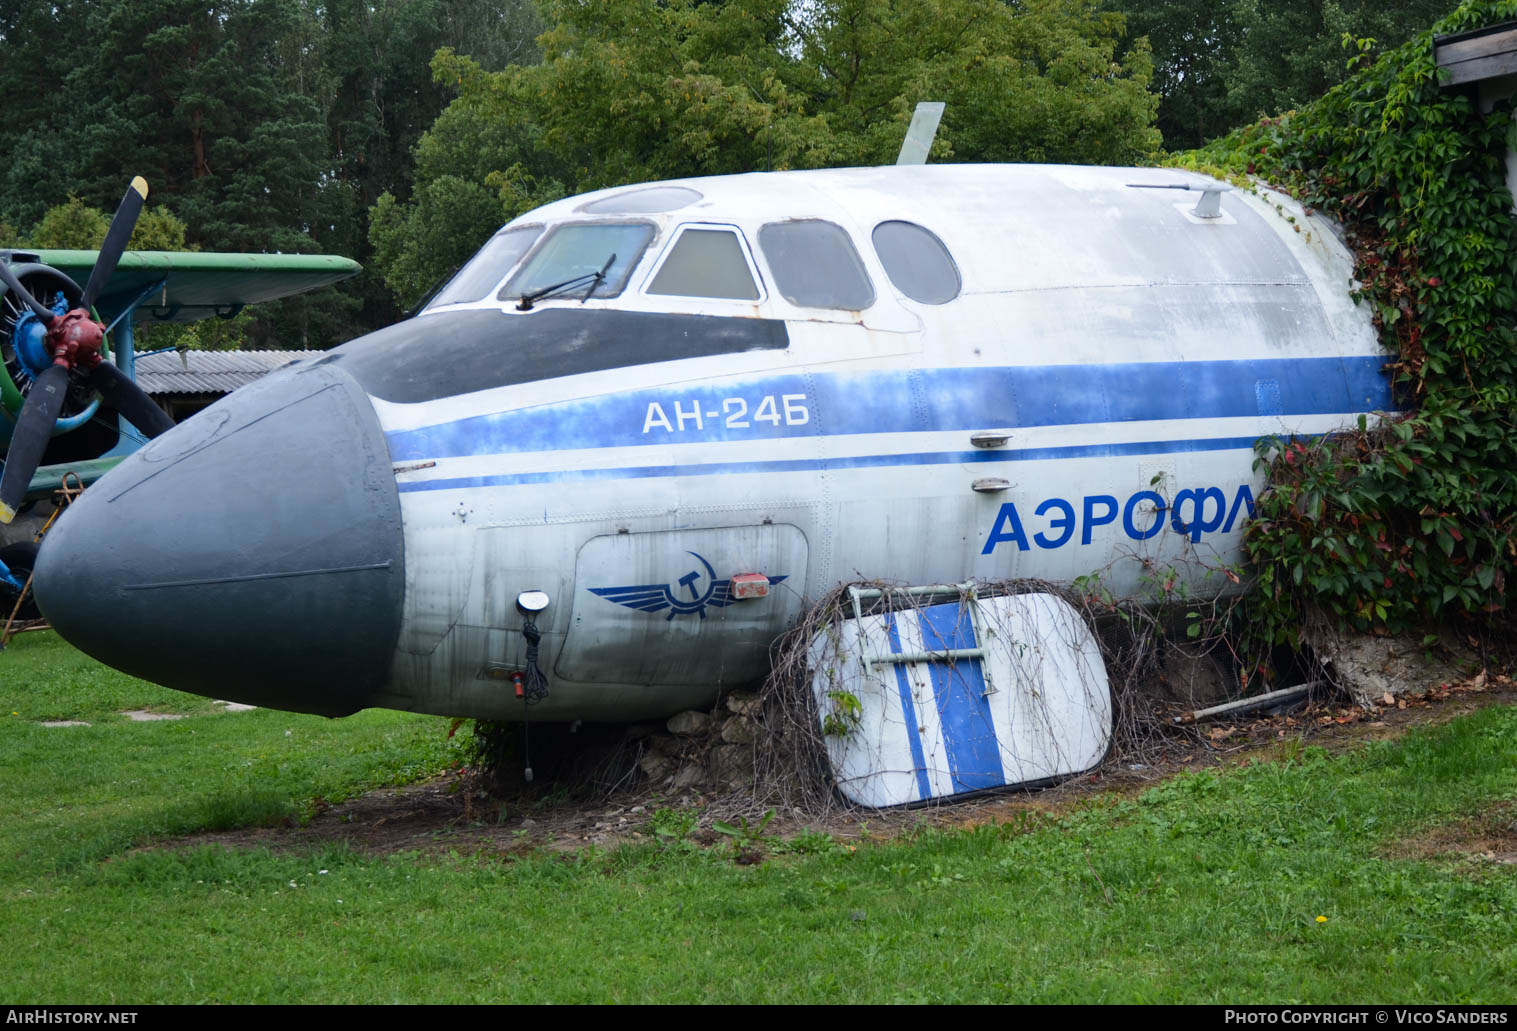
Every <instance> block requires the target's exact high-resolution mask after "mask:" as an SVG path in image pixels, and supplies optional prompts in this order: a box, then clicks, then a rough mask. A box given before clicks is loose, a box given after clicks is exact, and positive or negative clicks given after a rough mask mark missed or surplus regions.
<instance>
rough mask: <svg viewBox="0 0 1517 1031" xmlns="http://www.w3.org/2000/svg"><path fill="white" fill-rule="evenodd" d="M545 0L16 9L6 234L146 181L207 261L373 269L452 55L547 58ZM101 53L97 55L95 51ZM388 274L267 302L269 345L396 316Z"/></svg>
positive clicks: (2, 69)
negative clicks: (250, 259)
mask: <svg viewBox="0 0 1517 1031" xmlns="http://www.w3.org/2000/svg"><path fill="white" fill-rule="evenodd" d="M541 28H542V24H541V21H540V19H539V17H538V15H537V12H536V9H535V7H533V5H532V4H531V2H530V0H378V2H375V0H322V2H320V3H317V2H315V0H213V2H204V3H196V2H191V0H55V2H51V3H45V4H42V3H36V2H34V0H0V92H3V95H4V96H5V97H6V110H5V117H4V118H3V119H0V153H3V154H5V156H6V160H5V162H4V163H3V164H0V227H3V228H5V229H6V237H7V238H6V239H3V240H0V246H3V245H14V244H15V243H17V242H18V241H19V240H20V239H25V238H27V237H32V238H34V239H35V236H36V232H35V227H36V226H37V223H38V222H39V221H40V220H41V219H42V218H43V217H44V214H45V213H46V212H48V211H49V209H52V208H54V207H56V206H58V205H62V204H65V203H66V202H67V201H68V200H69V198H70V197H78V198H80V199H81V200H82V202H83V203H84V205H86V206H88V207H92V208H95V209H99V210H101V211H105V212H110V211H112V210H113V209H114V208H115V206H116V204H117V203H118V202H119V201H120V199H121V194H122V191H123V190H125V189H126V184H127V182H128V181H129V180H130V178H131V177H132V176H133V175H142V176H144V177H145V178H146V179H147V180H148V183H149V186H150V188H151V190H152V193H151V194H150V197H149V200H150V202H151V203H152V204H154V205H163V206H165V207H166V208H167V209H168V210H169V211H171V212H172V213H173V214H174V215H175V216H176V217H177V218H179V219H181V220H182V221H183V224H184V226H185V227H186V232H187V240H188V242H189V243H190V244H191V245H195V246H198V247H201V248H203V249H207V250H250V251H285V252H307V253H310V252H331V253H338V254H344V255H347V256H350V257H354V258H357V259H358V260H359V261H361V262H367V261H368V259H369V254H368V242H367V239H368V237H367V221H368V209H369V206H370V205H371V204H372V203H373V201H374V200H375V199H376V198H377V197H378V196H379V195H380V194H381V193H383V192H384V191H386V190H389V191H392V192H394V193H395V194H397V195H399V196H408V195H409V191H410V184H411V161H410V151H411V148H412V147H413V146H414V145H415V142H416V140H417V139H418V137H419V136H420V135H421V133H422V131H423V130H424V129H426V127H427V126H428V125H430V124H431V123H432V121H433V119H435V118H436V117H437V114H438V113H439V112H440V111H441V110H442V108H443V107H444V105H445V104H446V102H447V97H448V94H447V91H446V89H445V87H444V86H443V85H440V84H438V83H435V82H434V81H433V79H432V76H431V74H430V71H429V69H428V67H427V62H428V60H429V59H430V58H431V55H432V54H433V52H435V51H436V50H437V49H438V48H439V47H442V46H452V47H456V48H458V49H459V50H461V51H462V52H465V53H468V54H471V55H473V56H474V57H475V58H477V59H478V60H479V61H480V62H482V63H483V64H484V66H486V67H490V68H497V67H501V66H503V65H504V64H505V63H507V62H508V61H512V60H532V59H535V53H536V51H535V49H534V46H533V44H532V42H531V40H532V39H533V37H534V36H535V35H536V34H537V33H538V32H539V31H540V30H541ZM81 41H87V42H84V43H81ZM395 315H396V310H395V308H394V306H393V303H392V302H391V301H390V299H389V294H388V291H385V290H384V289H383V288H382V287H381V286H380V285H379V282H378V280H377V279H376V278H374V277H369V276H365V277H361V278H360V279H357V280H354V281H350V282H348V283H345V284H343V285H341V286H339V287H337V288H334V289H331V290H326V291H322V292H321V293H320V294H315V295H308V296H304V297H297V298H292V299H290V300H288V301H284V302H279V303H277V304H275V305H266V306H262V307H261V308H260V309H259V310H258V311H257V312H256V314H255V315H254V317H253V318H252V319H251V320H250V321H249V326H248V330H249V339H248V343H249V344H251V345H253V346H265V347H267V346H288V347H301V346H319V347H325V346H330V345H332V344H334V343H338V342H340V341H341V340H343V339H346V338H347V337H349V336H352V335H354V334H355V333H357V332H360V331H362V330H364V329H369V328H373V327H375V326H377V325H380V324H382V323H384V322H386V321H389V320H391V319H393V318H394V316H395Z"/></svg>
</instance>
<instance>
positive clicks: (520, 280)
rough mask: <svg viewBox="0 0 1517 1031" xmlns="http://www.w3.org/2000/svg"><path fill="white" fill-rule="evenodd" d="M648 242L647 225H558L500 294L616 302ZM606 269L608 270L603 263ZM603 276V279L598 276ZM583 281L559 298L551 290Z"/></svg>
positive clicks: (594, 223)
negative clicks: (544, 295)
mask: <svg viewBox="0 0 1517 1031" xmlns="http://www.w3.org/2000/svg"><path fill="white" fill-rule="evenodd" d="M652 239H653V227H652V226H651V225H649V224H647V223H646V222H631V223H606V222H599V223H596V222H584V223H577V224H569V225H561V226H558V227H557V228H555V229H553V230H552V231H550V232H549V234H548V237H547V239H545V240H544V241H543V243H542V246H540V247H538V248H537V250H536V251H534V252H533V253H532V256H531V257H530V258H528V259H527V263H526V264H525V265H523V266H522V268H521V271H519V272H517V273H516V275H514V276H512V277H511V280H510V282H508V283H507V284H506V285H505V288H504V289H502V290H501V292H500V294H499V297H500V299H501V300H504V299H506V298H507V297H521V296H523V295H524V294H525V295H527V296H529V297H530V296H532V295H534V294H540V293H544V292H550V291H551V292H552V293H553V294H554V295H555V296H560V297H565V298H575V299H581V298H586V297H615V296H616V295H617V294H619V293H621V292H622V289H623V287H625V286H626V285H627V276H628V275H629V274H630V273H631V271H632V269H633V267H634V266H635V265H636V264H637V262H638V259H640V258H641V257H642V256H643V251H644V250H646V249H647V247H648V244H649V242H650V241H651V240H652ZM608 262H609V263H610V264H609V265H608V264H607V263H608ZM602 271H604V275H599V273H601V272H602ZM580 279H582V280H583V283H584V285H583V287H578V286H575V287H572V288H568V289H565V290H563V291H562V292H559V291H556V290H553V288H554V287H556V286H558V285H560V284H564V283H572V282H575V281H577V280H580Z"/></svg>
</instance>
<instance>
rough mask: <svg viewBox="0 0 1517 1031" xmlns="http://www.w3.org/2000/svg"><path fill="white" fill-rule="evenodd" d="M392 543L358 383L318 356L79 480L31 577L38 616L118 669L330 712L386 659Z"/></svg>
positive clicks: (368, 686)
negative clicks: (91, 479) (92, 479)
mask: <svg viewBox="0 0 1517 1031" xmlns="http://www.w3.org/2000/svg"><path fill="white" fill-rule="evenodd" d="M402 549H403V544H402V538H401V525H400V499H399V496H398V495H397V493H396V490H395V477H394V474H393V472H392V470H391V464H390V455H389V451H388V449H387V448H386V446H385V440H384V434H383V432H382V431H381V429H380V426H379V421H378V418H377V417H376V416H375V413H374V408H373V406H372V405H371V404H370V402H369V398H368V395H367V394H366V393H365V392H364V391H363V389H362V388H360V387H359V386H358V384H357V383H356V382H355V381H354V380H353V378H352V377H351V376H349V375H348V374H347V373H345V372H343V371H341V370H340V369H338V368H336V367H335V366H333V365H331V364H329V363H310V364H308V363H301V364H300V365H296V366H293V367H291V368H289V369H286V370H283V371H281V372H277V373H274V374H273V375H270V376H268V377H267V378H265V379H263V380H260V381H259V382H257V383H254V384H252V385H250V386H247V387H244V388H243V389H241V390H239V391H237V392H236V393H234V394H232V395H231V396H230V397H228V398H226V399H224V400H222V401H220V402H218V403H217V404H215V405H213V406H212V407H210V408H208V409H206V410H205V411H203V412H201V413H199V414H198V415H196V416H194V417H193V418H192V419H190V420H188V421H186V422H185V423H184V424H182V425H180V426H178V427H176V428H174V429H173V430H171V431H169V432H168V433H165V434H164V435H163V436H161V437H159V438H158V439H157V440H154V441H153V442H152V443H151V444H149V445H147V446H146V447H144V448H143V449H142V450H141V451H139V452H137V453H136V454H134V455H132V456H131V457H129V458H128V459H126V460H125V461H124V462H122V463H121V464H120V465H119V466H118V467H116V468H115V469H114V470H112V471H111V472H110V473H109V474H107V475H106V476H104V477H102V478H101V479H100V481H99V482H97V483H96V484H94V485H93V486H91V487H90V488H89V490H88V491H86V492H85V494H84V496H83V497H82V498H80V499H79V500H78V501H77V502H76V503H75V504H74V505H73V506H72V507H71V508H70V509H69V510H68V511H66V512H64V513H63V514H62V515H61V516H60V517H59V519H58V522H57V524H56V525H55V526H54V527H53V529H52V530H51V531H50V532H49V534H48V536H47V538H46V540H45V541H44V542H43V546H42V549H41V553H40V555H39V556H38V561H37V566H36V573H35V576H36V578H35V581H34V586H35V589H36V592H37V603H38V605H39V607H40V608H41V609H42V612H43V614H44V615H45V616H46V617H47V618H48V620H49V621H50V622H51V623H52V624H53V626H54V628H56V629H57V630H58V632H59V633H60V634H62V635H63V637H64V638H66V639H67V640H68V641H69V642H71V643H72V644H74V645H75V646H76V647H78V648H80V649H81V650H83V651H85V652H87V653H89V654H90V655H92V656H94V657H95V658H97V659H99V660H100V661H102V662H105V663H107V664H108V665H111V666H115V667H116V668H117V669H121V670H124V671H126V672H127V673H131V674H133V675H135V676H139V677H142V678H143V679H145V680H151V681H154V682H156V683H159V684H163V685H165V686H167V687H172V688H177V689H179V690H182V691H191V692H194V693H195V694H202V695H209V696H211V697H214V698H226V699H231V700H235V701H240V702H248V703H251V704H254V705H267V706H273V707H276V708H281V709H291V710H295V711H299V712H313V713H321V714H324V715H329V716H339V715H346V714H347V713H350V712H353V711H355V710H357V709H360V708H362V707H363V706H364V705H365V704H366V698H367V697H368V696H369V694H370V692H372V691H373V690H374V689H375V688H377V687H378V686H379V685H380V684H381V683H383V681H384V678H385V676H386V674H387V672H388V669H389V665H390V657H391V654H392V652H393V651H394V648H395V641H396V637H397V635H398V633H399V630H400V618H401V600H402V596H403V592H404V584H405V575H404V554H403V550H402Z"/></svg>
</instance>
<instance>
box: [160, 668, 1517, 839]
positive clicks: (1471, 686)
mask: <svg viewBox="0 0 1517 1031" xmlns="http://www.w3.org/2000/svg"><path fill="white" fill-rule="evenodd" d="M1514 702H1517V684H1514V683H1513V681H1512V680H1511V679H1510V678H1508V677H1505V676H1492V677H1489V678H1487V676H1486V675H1485V674H1483V673H1482V674H1479V675H1477V676H1476V677H1474V678H1472V679H1471V680H1469V681H1467V682H1464V683H1460V684H1446V685H1439V686H1437V687H1435V688H1433V689H1432V690H1430V691H1429V692H1427V693H1426V694H1424V695H1421V696H1416V697H1405V696H1403V697H1402V698H1399V699H1392V700H1390V701H1389V702H1388V703H1386V704H1382V705H1379V706H1372V707H1369V708H1362V707H1359V706H1353V705H1321V704H1318V705H1312V706H1307V707H1304V708H1301V709H1298V710H1296V711H1293V712H1289V713H1284V714H1280V715H1272V716H1258V717H1251V716H1241V717H1237V718H1235V719H1233V720H1230V721H1221V722H1214V723H1208V724H1198V725H1195V726H1192V727H1185V728H1176V730H1175V731H1174V734H1173V739H1172V743H1171V744H1170V745H1169V746H1167V747H1165V748H1164V749H1162V750H1160V752H1159V754H1158V756H1157V758H1154V757H1152V756H1151V757H1150V759H1149V761H1145V762H1141V763H1139V762H1130V761H1126V762H1125V761H1123V760H1122V758H1121V757H1113V758H1111V759H1110V760H1108V761H1107V763H1106V764H1105V765H1103V766H1102V767H1101V768H1100V769H1098V770H1097V771H1095V772H1094V773H1090V774H1086V775H1083V776H1080V777H1076V778H1073V779H1071V780H1069V781H1066V782H1064V783H1063V784H1060V785H1058V786H1056V787H1052V788H1046V789H1043V790H1041V791H1034V792H1019V793H1008V794H999V795H993V796H988V797H984V798H978V799H972V800H969V801H964V802H958V803H955V804H951V805H939V806H933V807H928V808H922V809H912V810H876V811H868V810H864V811H860V810H853V811H846V810H838V811H836V812H833V813H830V814H827V815H825V816H821V817H818V816H817V815H815V814H807V813H803V812H800V811H798V810H791V811H779V812H776V814H775V816H774V818H773V820H772V821H771V822H770V824H769V825H768V826H767V828H766V829H765V833H766V834H769V835H775V836H778V837H780V838H794V837H796V836H798V835H800V834H802V833H803V832H808V831H809V832H813V833H816V832H821V833H826V834H829V835H831V836H832V837H833V838H835V839H838V840H840V841H844V842H846V841H853V840H858V839H861V838H872V837H893V836H896V835H899V834H902V833H905V832H908V831H910V830H912V829H915V828H918V827H923V826H936V827H973V826H977V825H980V824H986V823H1007V822H1018V821H1027V822H1029V824H1031V823H1033V822H1035V821H1036V820H1038V819H1040V818H1041V817H1043V816H1046V815H1048V814H1055V813H1058V812H1060V811H1062V810H1064V809H1066V808H1067V807H1070V806H1074V805H1081V804H1091V803H1093V802H1098V801H1099V800H1100V799H1101V797H1102V796H1117V797H1124V796H1130V795H1133V794H1137V793H1139V792H1141V791H1143V790H1146V789H1147V788H1149V787H1152V786H1153V785H1154V784H1155V783H1157V782H1158V781H1160V780H1162V779H1164V778H1166V777H1171V776H1174V775H1176V774H1178V773H1180V772H1182V771H1184V770H1190V769H1199V768H1208V767H1225V766H1230V765H1240V764H1243V763H1248V762H1257V761H1271V760H1279V759H1286V758H1290V757H1292V756H1295V755H1298V754H1300V751H1301V749H1302V748H1303V747H1305V746H1310V745H1315V746H1320V747H1324V748H1326V749H1328V750H1329V751H1331V752H1342V751H1347V750H1349V749H1352V748H1356V747H1359V746H1361V745H1363V744H1364V743H1366V742H1370V741H1375V740H1383V739H1387V738H1393V737H1397V736H1399V735H1401V734H1403V733H1405V732H1406V731H1407V730H1408V729H1410V728H1411V727H1414V726H1419V725H1436V724H1439V723H1443V722H1446V721H1448V720H1451V719H1454V718H1455V717H1458V716H1461V715H1463V714H1465V713H1468V712H1472V711H1474V710H1476V709H1480V708H1483V707H1485V706H1488V705H1497V704H1512V703H1514ZM750 809H751V810H752V811H751V814H750V815H749V816H748V818H749V820H750V822H752V821H754V820H756V819H757V818H758V817H759V816H761V815H762V813H763V809H762V808H760V807H756V806H751V807H750ZM661 811H664V812H671V811H673V812H683V813H686V814H689V816H690V817H692V818H693V819H692V822H691V823H690V824H689V826H688V827H680V828H679V832H680V833H682V834H684V835H685V836H687V837H688V838H689V839H690V840H692V841H695V842H697V843H700V844H707V845H709V844H713V843H715V842H718V841H721V840H723V837H722V835H720V834H718V833H716V831H715V830H714V829H713V827H712V823H713V821H714V820H718V819H722V820H728V821H736V820H737V819H738V818H739V817H738V815H737V814H739V813H742V811H743V804H742V800H741V799H737V798H733V797H727V798H721V799H715V798H708V797H704V796H701V795H699V794H695V793H685V794H680V795H676V796H667V795H664V794H661V793H658V792H654V791H651V790H645V791H623V792H620V793H618V794H617V795H615V796H614V797H612V798H610V799H605V800H602V801H600V802H598V803H595V804H585V803H581V802H575V801H573V800H570V799H567V798H566V797H565V793H564V792H563V791H562V789H558V790H555V788H554V786H553V785H551V784H541V785H539V786H538V787H537V788H536V789H535V790H534V791H533V792H531V793H525V792H524V793H521V794H518V795H516V796H515V797H510V798H492V797H490V796H488V795H486V794H485V793H484V792H483V791H482V790H481V789H480V787H479V785H478V783H477V780H476V778H475V777H474V776H473V775H472V774H471V773H470V771H468V770H454V771H451V772H449V773H448V774H446V775H444V776H442V777H439V778H436V779H434V780H431V781H428V782H426V783H423V784H415V785H411V786H408V787H402V788H390V789H385V790H381V791H375V792H372V793H370V794H367V795H363V796H361V797H359V798H354V799H349V800H347V801H344V802H341V803H336V804H329V803H327V802H325V801H324V800H322V799H317V800H316V801H315V802H314V803H313V805H312V812H311V813H310V814H309V815H308V816H307V817H306V818H304V819H299V820H296V819H290V820H288V821H286V822H285V823H284V824H283V825H281V826H277V827H257V828H246V829H240V830H235V831H222V832H216V833H209V834H201V835H196V836H194V837H192V838H189V839H181V840H179V841H175V842H169V843H165V844H161V845H158V846H153V847H159V848H162V847H183V846H185V845H197V844H205V843H219V844H223V845H226V846H228V847H232V848H249V847H267V848H271V849H275V850H279V851H286V850H307V849H311V848H318V847H321V846H323V845H326V844H332V843H345V844H347V845H349V846H350V847H352V848H354V849H357V850H358V851H361V852H364V853H368V854H373V855H384V854H391V853H398V852H418V851H419V852H424V853H432V854H446V853H449V852H456V853H458V854H461V855H475V854H485V855H513V854H520V853H524V852H528V851H531V850H535V849H540V848H548V849H553V850H559V851H579V850H581V849H585V848H589V847H597V848H614V847H617V846H619V845H623V844H630V843H637V842H646V841H653V840H659V837H660V835H659V832H660V830H662V831H664V832H665V834H666V835H667V834H668V833H669V830H670V823H671V821H669V820H668V819H667V817H664V818H656V814H659V813H660V812H661ZM1506 818H1507V820H1508V823H1507V824H1506V831H1505V832H1504V833H1505V835H1506V836H1505V837H1503V836H1502V835H1501V834H1498V833H1497V831H1498V830H1499V824H1500V821H1499V820H1497V821H1496V823H1493V824H1489V825H1487V824H1484V823H1479V824H1476V823H1472V824H1471V825H1470V826H1469V827H1468V828H1466V829H1465V830H1459V829H1447V833H1448V834H1449V835H1452V837H1450V838H1449V839H1448V842H1449V843H1448V847H1447V848H1441V847H1438V842H1439V840H1441V839H1439V837H1438V835H1439V834H1442V833H1444V832H1445V829H1438V830H1435V831H1430V832H1429V835H1430V837H1428V839H1427V844H1426V845H1425V846H1424V845H1413V844H1411V843H1409V844H1408V845H1407V847H1408V848H1409V849H1414V851H1413V852H1409V853H1408V855H1412V854H1427V855H1434V854H1443V853H1445V852H1464V853H1475V854H1484V853H1485V852H1490V853H1491V854H1492V855H1493V856H1498V855H1499V856H1513V857H1514V858H1513V861H1517V830H1514V828H1513V826H1512V822H1513V821H1517V813H1513V812H1511V811H1507V813H1506ZM672 822H673V823H675V824H676V825H677V824H678V821H672ZM1482 828H1483V829H1482ZM1460 835H1465V837H1460ZM1466 838H1467V839H1468V844H1466V845H1460V844H1457V841H1463V840H1466ZM1418 848H1426V849H1428V850H1430V851H1427V852H1425V853H1417V852H1415V849H1418ZM1503 861H1507V860H1505V859H1504V860H1503Z"/></svg>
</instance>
